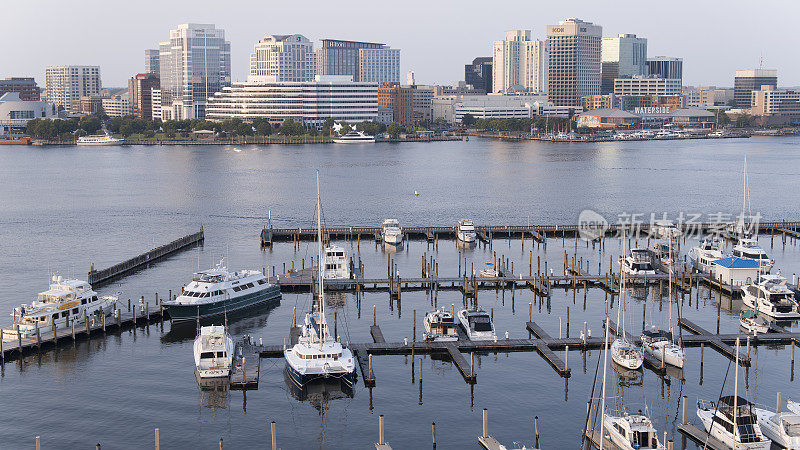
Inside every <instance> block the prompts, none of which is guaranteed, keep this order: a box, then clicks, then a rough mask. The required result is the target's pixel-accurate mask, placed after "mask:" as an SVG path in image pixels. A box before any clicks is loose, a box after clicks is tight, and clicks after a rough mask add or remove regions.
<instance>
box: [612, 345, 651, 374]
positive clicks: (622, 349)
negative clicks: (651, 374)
mask: <svg viewBox="0 0 800 450" xmlns="http://www.w3.org/2000/svg"><path fill="white" fill-rule="evenodd" d="M611 359H612V360H613V361H614V362H615V363H617V364H619V365H620V366H622V367H624V368H626V369H631V370H637V369H639V368H640V367H642V363H643V362H644V355H643V354H642V350H641V349H640V348H639V347H636V346H635V345H633V344H631V343H630V342H627V341H625V340H623V339H615V340H614V342H612V343H611Z"/></svg>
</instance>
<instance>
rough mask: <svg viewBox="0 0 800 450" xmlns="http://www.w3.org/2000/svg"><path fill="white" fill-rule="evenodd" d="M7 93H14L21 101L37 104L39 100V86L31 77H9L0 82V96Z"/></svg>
mask: <svg viewBox="0 0 800 450" xmlns="http://www.w3.org/2000/svg"><path fill="white" fill-rule="evenodd" d="M7 92H16V93H18V94H19V98H20V99H21V100H23V101H33V102H37V101H39V100H40V91H39V86H37V85H36V81H35V80H34V79H33V78H31V77H10V78H6V79H3V80H0V96H3V95H4V94H6V93H7Z"/></svg>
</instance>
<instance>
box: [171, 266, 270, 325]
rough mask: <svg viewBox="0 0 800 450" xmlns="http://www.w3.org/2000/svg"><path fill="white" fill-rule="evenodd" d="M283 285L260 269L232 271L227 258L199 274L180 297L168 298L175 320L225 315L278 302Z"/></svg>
mask: <svg viewBox="0 0 800 450" xmlns="http://www.w3.org/2000/svg"><path fill="white" fill-rule="evenodd" d="M280 297H281V290H280V287H279V286H276V285H274V284H270V283H269V282H268V281H267V277H266V276H265V275H264V274H262V273H261V271H259V270H240V271H238V272H229V271H228V269H227V267H225V261H224V259H223V260H221V261H220V262H219V263H218V264H217V266H216V267H215V268H213V269H209V270H206V271H203V272H198V273H195V274H194V276H193V277H192V282H191V283H189V284H187V285H186V286H184V288H183V292H181V295H179V296H178V297H177V298H175V299H174V300H173V299H168V300H164V302H163V304H164V308H166V310H167V312H169V316H170V318H171V319H172V320H174V321H182V320H197V319H198V318H200V319H202V318H208V317H221V316H222V315H223V314H226V313H231V312H233V311H237V310H241V309H244V308H248V307H254V306H257V305H261V304H267V303H272V302H278V301H279V299H280Z"/></svg>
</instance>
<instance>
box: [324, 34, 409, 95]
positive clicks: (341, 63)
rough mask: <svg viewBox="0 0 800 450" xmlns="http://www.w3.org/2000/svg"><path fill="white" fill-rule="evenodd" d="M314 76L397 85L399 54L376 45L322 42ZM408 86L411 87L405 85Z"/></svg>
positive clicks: (396, 50) (325, 40)
mask: <svg viewBox="0 0 800 450" xmlns="http://www.w3.org/2000/svg"><path fill="white" fill-rule="evenodd" d="M317 73H318V74H320V75H349V76H351V77H352V78H353V81H372V82H375V83H378V85H382V84H383V83H384V82H398V83H399V82H400V50H398V49H392V48H390V47H389V46H387V45H386V44H381V43H379V42H360V41H343V40H338V39H323V40H322V47H321V48H320V49H319V50H318V51H317ZM409 84H411V83H409Z"/></svg>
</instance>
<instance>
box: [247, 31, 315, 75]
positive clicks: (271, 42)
mask: <svg viewBox="0 0 800 450" xmlns="http://www.w3.org/2000/svg"><path fill="white" fill-rule="evenodd" d="M316 59H317V58H316V56H315V54H314V44H313V43H312V42H311V41H310V40H308V38H306V37H305V36H303V35H302V34H269V35H266V36H264V37H263V38H262V39H261V40H260V41H258V42H256V44H255V45H254V48H253V52H252V53H251V54H250V75H249V76H248V77H247V80H248V81H252V82H262V81H266V82H274V81H279V82H280V81H300V82H302V81H313V80H314V75H316V71H317V63H316Z"/></svg>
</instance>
